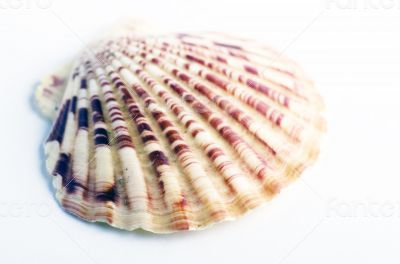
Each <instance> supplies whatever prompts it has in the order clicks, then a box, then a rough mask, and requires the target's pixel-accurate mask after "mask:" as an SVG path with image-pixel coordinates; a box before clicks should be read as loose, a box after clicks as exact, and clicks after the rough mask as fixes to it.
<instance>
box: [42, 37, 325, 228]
mask: <svg viewBox="0 0 400 264" xmlns="http://www.w3.org/2000/svg"><path fill="white" fill-rule="evenodd" d="M36 98H37V102H38V106H39V108H40V109H41V110H42V112H43V113H44V114H45V115H46V116H48V117H49V118H51V119H52V120H53V121H54V124H53V128H52V131H51V133H50V136H49V138H48V140H47V142H46V144H45V154H46V166H47V169H48V172H49V173H50V174H51V175H52V176H51V177H52V179H53V183H54V186H55V189H56V196H57V199H58V200H59V201H60V203H61V204H62V206H63V207H64V208H65V210H67V211H69V212H71V213H73V214H75V215H77V216H79V217H81V218H83V219H85V220H88V221H101V222H106V223H108V224H110V225H112V226H114V227H118V228H122V229H127V230H133V229H136V228H142V229H145V230H148V231H151V232H156V233H167V232H174V231H178V230H196V229H201V228H204V227H206V226H209V225H211V224H214V223H216V222H220V221H223V220H229V219H235V218H237V217H238V216H240V215H242V214H244V213H245V212H247V211H248V210H249V209H252V208H254V207H257V206H258V205H260V204H261V203H263V202H265V201H267V200H270V198H272V197H273V196H274V195H275V194H277V193H278V192H279V190H280V189H281V188H282V187H284V186H285V185H287V184H288V183H289V182H290V181H291V180H293V179H295V178H296V177H298V176H299V174H300V173H301V172H302V171H303V169H304V168H305V167H307V166H309V165H310V164H311V163H312V162H313V161H314V160H315V158H316V156H317V154H318V149H319V139H320V136H321V133H322V132H323V131H324V128H325V122H324V119H323V117H322V116H321V110H322V106H323V104H322V100H321V98H320V96H319V95H318V93H317V91H316V90H315V88H314V86H313V83H312V82H311V81H310V80H309V79H308V77H306V75H305V74H304V73H303V71H302V70H301V69H300V68H299V66H298V65H297V64H296V63H294V62H293V61H291V60H289V59H287V58H283V57H282V56H280V54H279V53H278V52H276V51H274V50H273V49H271V48H269V47H264V46H262V45H260V44H258V43H254V42H251V41H248V40H241V39H236V38H233V37H228V36H225V35H217V34H199V35H190V34H169V35H160V36H151V35H149V36H144V35H141V36H137V35H136V36H135V35H134V34H132V35H130V34H125V35H124V36H119V37H115V38H109V39H105V40H102V41H99V43H98V44H97V45H93V47H91V48H90V51H85V52H84V53H83V54H82V55H81V56H80V57H79V58H77V59H76V60H75V61H74V62H73V63H71V65H68V66H66V67H65V68H64V69H62V70H60V71H58V72H57V73H54V74H53V75H51V76H49V77H47V78H45V79H43V81H42V82H41V84H40V86H39V87H38V89H37V93H36Z"/></svg>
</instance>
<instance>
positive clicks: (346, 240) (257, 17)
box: [0, 0, 400, 264]
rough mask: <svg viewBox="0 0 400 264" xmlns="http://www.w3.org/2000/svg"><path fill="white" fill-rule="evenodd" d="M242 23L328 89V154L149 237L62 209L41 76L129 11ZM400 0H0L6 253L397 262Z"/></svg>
mask: <svg viewBox="0 0 400 264" xmlns="http://www.w3.org/2000/svg"><path fill="white" fill-rule="evenodd" d="M127 17H134V18H143V19H147V20H148V21H150V22H152V23H154V24H157V23H158V24H162V25H164V26H167V27H170V28H172V29H175V30H186V31H191V30H204V29H208V30H214V31H218V30H219V31H225V32H233V33H236V34H240V35H244V36H250V37H253V38H255V39H259V40H264V41H266V42H267V43H269V44H271V45H273V46H275V47H276V48H277V49H279V50H281V51H282V52H283V53H284V54H285V55H288V56H291V57H293V58H295V59H296V60H298V61H299V62H300V63H301V64H302V65H303V66H304V68H305V69H306V71H307V72H308V73H309V74H310V75H311V76H312V77H313V79H314V80H315V81H316V84H317V86H318V88H319V90H320V91H321V93H322V95H323V96H324V98H325V101H326V106H327V110H326V118H327V120H328V133H327V135H326V136H325V138H324V144H323V149H322V153H321V156H320V158H319V160H318V162H317V163H316V164H315V166H313V167H312V168H310V169H308V170H307V171H306V172H305V173H304V174H303V176H302V178H301V179H300V180H298V181H296V182H294V183H293V184H292V185H291V186H289V187H288V188H287V189H285V190H283V192H282V193H281V194H280V195H279V196H278V197H277V198H276V199H274V200H273V201H272V202H270V203H269V204H266V205H265V206H264V207H262V208H258V209H256V210H254V211H253V212H251V213H250V214H248V215H246V216H244V217H242V218H241V219H239V220H237V221H234V222H228V223H223V224H218V225H216V226H214V227H212V228H210V229H207V230H205V231H199V232H187V233H178V234H173V235H154V234H150V233H145V232H124V231H119V230H116V229H112V228H108V227H106V226H102V225H98V224H91V223H86V222H84V221H80V220H78V219H76V218H75V217H73V216H71V215H69V214H67V213H65V212H63V211H62V209H61V208H60V207H59V206H58V204H57V203H56V201H55V199H54V195H53V194H54V193H53V190H52V188H51V186H50V184H49V177H48V175H47V174H46V172H45V170H44V169H43V163H44V161H43V156H42V149H41V145H40V144H41V143H42V141H43V139H44V137H45V136H46V134H47V133H48V131H49V122H48V121H47V120H44V119H43V118H41V117H40V116H39V115H38V113H37V112H36V111H35V108H34V106H33V103H32V95H33V88H34V84H35V83H36V82H37V81H38V80H39V78H40V77H41V76H42V75H44V74H46V73H48V72H50V71H52V70H53V69H55V68H57V67H58V66H59V65H61V64H62V63H63V62H66V61H67V60H68V59H69V58H71V57H72V56H73V55H74V54H75V53H76V52H77V51H79V50H80V49H82V48H83V46H84V45H85V43H87V42H89V41H90V40H91V39H92V38H93V37H95V36H96V35H97V34H98V33H101V32H103V31H104V30H105V29H106V28H107V27H108V26H110V25H113V23H115V22H116V21H118V20H119V19H121V18H127ZM399 33H400V1H397V0H323V1H316V0H315V1H311V0H307V1H295V0H293V1H289V0H280V1H265V0H264V1H256V0H246V1H232V0H223V1H217V0H213V1H205V0H201V1H196V2H191V1H174V0H168V1H159V2H157V1H148V0H142V1H136V0H134V1H94V0H92V1H63V2H62V1H58V0H53V1H52V2H49V1H45V0H41V1H35V0H0V81H1V82H0V84H1V90H0V91H1V95H0V109H1V129H0V139H1V145H0V149H1V150H0V155H1V157H0V162H1V165H0V176H1V187H0V263H28V262H29V263H99V264H101V263H124V262H130V263H158V264H162V263H273V264H274V263H276V264H278V263H282V264H283V263H324V264H327V263H363V264H367V263H396V264H397V263H400V252H399V245H400V195H399V193H400V192H399V188H400V173H399V165H398V164H399V159H400V155H399V149H400V139H399V138H400V118H399V115H400V102H399V101H400V87H399V84H400V81H399V77H400V35H399Z"/></svg>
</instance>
